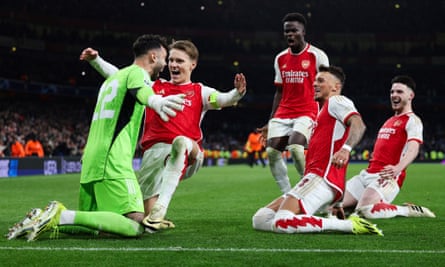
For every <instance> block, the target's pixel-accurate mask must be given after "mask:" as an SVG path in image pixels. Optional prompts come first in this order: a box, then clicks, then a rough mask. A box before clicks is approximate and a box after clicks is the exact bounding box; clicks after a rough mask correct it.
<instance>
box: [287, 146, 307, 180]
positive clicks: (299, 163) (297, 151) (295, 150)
mask: <svg viewBox="0 0 445 267" xmlns="http://www.w3.org/2000/svg"><path fill="white" fill-rule="evenodd" d="M287 149H288V150H289V152H290V154H291V156H292V160H293V161H294V165H295V168H296V169H297V172H298V173H299V174H300V177H302V176H303V174H304V166H305V165H306V158H305V156H304V146H302V145H298V144H292V145H288V146H287Z"/></svg>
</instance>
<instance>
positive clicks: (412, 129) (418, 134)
mask: <svg viewBox="0 0 445 267" xmlns="http://www.w3.org/2000/svg"><path fill="white" fill-rule="evenodd" d="M405 130H406V134H407V140H408V141H409V140H417V141H419V142H420V143H423V124H422V121H421V120H420V118H419V117H417V116H416V115H414V114H411V115H410V116H409V119H408V122H407V123H406V128H405Z"/></svg>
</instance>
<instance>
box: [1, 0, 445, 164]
mask: <svg viewBox="0 0 445 267" xmlns="http://www.w3.org/2000/svg"><path fill="white" fill-rule="evenodd" d="M444 3H445V2H444V1H433V0H426V1H401V2H400V3H398V2H397V3H396V2H395V1H381V2H378V1H377V2H376V1H371V0H363V1H351V0H338V1H334V2H329V1H324V0H310V1H290V0H283V1H280V3H279V4H277V3H276V2H270V1H263V2H258V1H253V0H246V1H238V0H224V1H194V0H183V1H158V2H156V4H155V5H154V3H153V2H152V1H142V0H141V1H122V2H117V1H114V2H113V4H110V2H109V1H105V0H98V1H93V2H91V1H82V0H75V1H68V2H64V4H63V5H61V4H60V3H59V1H55V0H48V1H44V2H42V1H35V0H26V1H9V2H8V1H6V2H5V3H2V8H1V10H0V47H1V48H2V49H0V70H1V73H0V153H1V154H0V156H9V155H11V148H10V147H11V144H13V143H14V142H16V141H20V142H21V143H23V146H24V147H25V146H26V143H27V142H28V141H29V140H32V139H33V138H35V139H37V140H38V141H39V142H40V143H41V145H42V149H43V153H44V155H45V156H58V155H81V154H82V149H83V147H84V145H85V141H86V136H87V133H88V127H89V123H90V117H91V113H92V109H93V105H94V102H95V97H96V92H97V88H98V86H99V85H100V83H101V81H102V77H100V76H99V75H98V74H97V73H96V72H95V71H93V70H92V69H91V67H90V66H88V64H87V63H85V62H80V61H79V60H78V57H79V53H80V52H81V51H82V49H83V48H85V47H88V46H91V47H94V48H96V49H98V50H99V52H100V54H101V55H102V56H103V57H104V58H106V59H108V60H110V61H111V62H113V63H114V64H115V65H117V66H118V67H120V66H124V65H127V64H129V63H130V61H131V58H132V55H131V49H130V46H131V43H132V42H133V40H134V39H135V38H136V36H138V35H140V34H142V33H147V32H150V33H158V34H162V35H165V36H167V37H169V38H170V39H173V38H174V39H190V40H192V41H193V42H194V43H195V44H197V46H198V48H199V50H200V59H199V64H198V67H197V69H196V70H195V71H194V74H193V77H192V78H193V80H199V81H202V82H204V83H206V84H207V85H210V86H212V87H215V88H217V89H220V90H222V91H224V90H225V89H230V88H231V87H232V86H233V80H232V79H233V78H232V77H233V74H234V73H235V72H243V73H244V74H245V75H246V77H247V85H248V93H247V95H246V97H245V98H244V99H243V100H242V101H241V102H240V103H239V105H238V106H236V107H233V108H229V109H226V110H224V111H223V112H211V111H210V112H208V113H207V115H206V118H205V119H204V121H203V122H202V128H203V132H204V147H205V148H206V149H208V150H210V151H243V146H244V143H245V139H246V138H247V135H248V134H249V132H250V131H251V130H252V129H254V128H256V127H261V126H263V125H264V124H265V123H266V121H267V119H268V117H269V114H270V111H271V104H272V100H273V94H274V90H275V89H274V86H273V58H274V56H275V55H276V53H278V52H279V51H280V50H282V49H283V48H284V47H286V44H285V43H284V40H283V36H282V28H281V27H282V24H281V18H282V17H283V15H284V14H285V13H287V12H293V11H298V12H301V13H303V14H305V15H306V17H307V19H308V31H307V40H309V41H310V42H311V43H313V44H315V45H316V46H318V47H320V48H323V49H324V50H325V51H326V52H327V54H328V55H329V58H330V62H331V64H335V65H339V66H342V67H343V68H344V70H345V73H346V76H347V78H346V84H345V90H344V93H345V94H346V95H347V96H348V97H350V98H351V99H353V100H354V102H355V103H356V105H357V108H358V110H359V111H360V112H361V114H362V116H363V117H364V121H365V123H366V125H367V131H366V135H365V137H364V139H363V141H362V142H361V143H360V145H359V146H358V147H357V148H356V150H357V151H356V153H355V154H354V157H356V158H357V159H361V158H365V157H366V156H367V155H369V154H370V150H371V149H372V145H373V142H374V138H375V136H376V131H377V129H378V128H379V127H380V125H381V123H382V121H381V119H380V118H381V117H385V116H389V115H391V113H392V112H391V110H390V109H389V101H388V99H389V81H390V79H391V78H392V77H393V76H394V75H395V74H400V73H404V74H408V75H411V76H412V77H414V79H415V80H416V82H417V88H418V90H417V91H416V99H415V100H414V111H415V112H416V113H417V114H418V115H419V117H421V118H422V120H423V122H424V128H425V131H424V134H425V136H424V139H425V144H424V145H423V147H422V149H423V151H422V152H421V155H420V157H421V158H426V159H428V158H431V154H433V155H434V153H435V152H439V151H442V152H443V151H445V125H444V124H445V122H444V120H443V114H444V113H445V104H444V103H443V98H444V97H445V94H444V91H443V90H442V88H444V87H445V80H444V79H439V78H438V77H442V76H443V75H442V74H443V69H444V66H445V60H444V58H445V57H444V56H445V16H443V15H442V14H443V12H444V11H445V4H444ZM85 5H88V8H86V7H85ZM154 6H155V7H154ZM253 6H254V7H255V12H252V7H253ZM154 9H155V10H156V12H153V10H154ZM332 10H341V12H332ZM162 76H163V77H164V78H168V77H167V75H166V73H162ZM8 80H11V81H14V82H11V83H9V82H8ZM36 83H39V85H38V86H34V87H33V85H35V84H36ZM239 114H242V116H239ZM138 153H139V154H140V151H138ZM213 154H214V153H213ZM224 154H225V155H227V153H224Z"/></svg>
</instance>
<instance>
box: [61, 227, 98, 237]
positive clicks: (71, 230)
mask: <svg viewBox="0 0 445 267" xmlns="http://www.w3.org/2000/svg"><path fill="white" fill-rule="evenodd" d="M58 228H59V232H61V233H64V234H70V235H76V234H85V235H93V236H97V235H99V230H95V229H91V228H88V227H85V226H81V225H59V226H58Z"/></svg>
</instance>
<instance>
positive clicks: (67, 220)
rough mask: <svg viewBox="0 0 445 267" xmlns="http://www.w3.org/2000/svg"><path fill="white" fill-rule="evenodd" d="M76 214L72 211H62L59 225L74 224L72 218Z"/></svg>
mask: <svg viewBox="0 0 445 267" xmlns="http://www.w3.org/2000/svg"><path fill="white" fill-rule="evenodd" d="M75 216H76V212H75V211H74V210H62V212H61V213H60V221H59V225H64V224H74V217H75Z"/></svg>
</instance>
